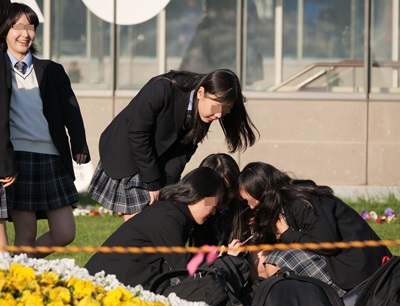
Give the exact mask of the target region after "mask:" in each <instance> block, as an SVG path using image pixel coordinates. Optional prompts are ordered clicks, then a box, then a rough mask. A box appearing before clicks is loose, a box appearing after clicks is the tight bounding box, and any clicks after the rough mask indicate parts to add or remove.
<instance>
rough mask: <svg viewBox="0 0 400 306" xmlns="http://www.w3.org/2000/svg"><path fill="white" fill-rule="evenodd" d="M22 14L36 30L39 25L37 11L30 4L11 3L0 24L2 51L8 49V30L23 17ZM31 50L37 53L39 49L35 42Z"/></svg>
mask: <svg viewBox="0 0 400 306" xmlns="http://www.w3.org/2000/svg"><path fill="white" fill-rule="evenodd" d="M6 2H7V1H6ZM22 15H25V16H26V18H27V19H28V21H29V23H30V24H33V25H34V26H35V31H36V29H37V27H38V26H39V18H38V16H37V15H36V13H35V11H34V10H32V9H31V8H30V7H29V6H27V5H25V4H23V3H18V2H13V3H11V4H9V5H8V7H7V9H6V14H5V16H4V18H3V20H2V23H1V24H0V50H1V51H2V52H5V51H7V42H6V39H7V35H8V32H9V31H10V29H11V28H12V27H13V25H14V24H16V22H17V21H18V19H19V18H21V16H22ZM29 50H30V51H31V53H32V54H36V53H37V49H36V46H35V44H34V43H33V44H32V46H31V47H30V49H29Z"/></svg>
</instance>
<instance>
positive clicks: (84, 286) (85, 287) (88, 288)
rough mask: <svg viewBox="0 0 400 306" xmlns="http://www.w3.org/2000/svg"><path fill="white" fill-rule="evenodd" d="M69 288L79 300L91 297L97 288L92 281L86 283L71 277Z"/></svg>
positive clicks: (68, 283)
mask: <svg viewBox="0 0 400 306" xmlns="http://www.w3.org/2000/svg"><path fill="white" fill-rule="evenodd" d="M67 287H68V288H69V289H70V290H71V292H72V294H73V295H74V297H75V298H76V299H78V300H80V299H83V298H84V297H87V296H89V297H91V296H92V294H94V293H95V291H96V287H95V286H94V285H93V284H92V282H91V281H90V280H87V281H84V280H81V279H76V278H74V277H71V278H70V279H69V280H68V282H67Z"/></svg>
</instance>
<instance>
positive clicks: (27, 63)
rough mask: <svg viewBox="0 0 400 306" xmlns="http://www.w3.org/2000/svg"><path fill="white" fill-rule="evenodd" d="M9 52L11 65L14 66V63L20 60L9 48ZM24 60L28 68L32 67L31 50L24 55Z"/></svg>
mask: <svg viewBox="0 0 400 306" xmlns="http://www.w3.org/2000/svg"><path fill="white" fill-rule="evenodd" d="M7 54H8V57H9V58H10V61H11V67H14V65H15V64H16V63H17V62H19V61H18V60H17V59H16V58H15V57H14V55H12V54H11V53H10V51H8V50H7ZM22 62H25V64H26V65H27V68H28V69H29V68H30V67H31V65H32V54H31V51H29V52H28V54H27V55H26V56H25V57H24V59H23V60H22Z"/></svg>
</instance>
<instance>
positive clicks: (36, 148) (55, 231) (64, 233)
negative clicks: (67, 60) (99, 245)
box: [0, 3, 90, 257]
mask: <svg viewBox="0 0 400 306" xmlns="http://www.w3.org/2000/svg"><path fill="white" fill-rule="evenodd" d="M38 25H39V20H38V17H37V15H36V13H35V12H34V11H33V10H32V9H31V8H30V7H29V6H27V5H24V4H21V3H11V4H10V6H9V10H8V14H7V17H6V19H5V20H4V22H3V23H2V24H1V28H0V49H1V52H5V51H7V55H8V57H7V65H6V67H7V69H8V72H9V75H10V79H11V82H10V83H11V84H10V86H11V100H10V104H9V109H8V110H9V127H10V136H9V137H10V140H11V143H12V145H13V151H14V153H15V160H13V159H14V154H11V155H10V156H11V160H10V161H9V163H10V165H12V164H13V163H14V162H15V163H16V167H17V171H18V177H17V180H16V181H15V183H14V184H12V185H11V186H9V187H7V192H6V195H7V205H8V208H9V211H11V218H12V221H13V223H14V229H15V245H16V246H22V245H24V246H64V245H67V244H69V243H70V242H71V241H72V240H73V239H74V238H75V221H74V216H73V214H72V205H74V203H76V202H77V201H78V199H79V198H78V193H77V190H76V188H75V186H74V183H73V181H74V179H75V177H74V171H73V166H72V158H71V155H72V157H73V158H74V160H75V161H76V162H77V163H78V164H81V163H87V162H89V160H90V156H89V150H88V146H87V144H86V137H85V129H84V126H83V121H82V116H81V113H80V110H79V106H78V102H77V100H76V97H75V95H74V93H73V91H72V89H71V84H70V81H69V79H68V76H67V74H66V73H65V71H64V69H63V67H62V66H61V65H60V64H57V63H54V62H52V61H50V60H39V59H38V58H36V57H35V56H33V54H35V52H36V47H35V45H34V40H35V35H36V28H37V27H38ZM1 116H4V114H1ZM66 129H67V130H68V135H67V133H66ZM69 140H70V143H71V146H72V148H70V146H69ZM71 149H72V154H71ZM38 216H39V217H46V218H47V219H48V223H49V231H48V232H47V233H44V234H43V235H42V236H40V237H39V238H38V239H36V234H37V217H38ZM47 254H48V253H32V254H29V255H30V256H35V257H43V256H45V255H47Z"/></svg>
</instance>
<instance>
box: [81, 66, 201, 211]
mask: <svg viewBox="0 0 400 306" xmlns="http://www.w3.org/2000/svg"><path fill="white" fill-rule="evenodd" d="M167 78H174V73H173V72H170V73H167V74H166V75H164V77H162V76H161V77H160V76H158V77H154V78H152V79H151V80H150V81H149V82H148V83H147V84H146V85H145V86H144V87H143V88H142V89H141V90H140V91H139V93H138V94H137V95H136V96H135V97H134V98H133V99H132V100H131V102H130V103H129V104H128V105H127V106H126V108H125V109H123V110H122V111H121V112H120V113H119V114H118V115H117V116H116V117H115V118H114V119H113V121H112V122H111V123H110V124H109V126H108V127H107V128H106V129H105V130H104V132H103V133H102V134H101V137H100V142H99V152H100V162H99V164H98V167H97V168H96V171H95V173H94V175H93V178H92V181H91V183H90V186H89V189H88V192H89V193H92V198H93V199H94V200H96V201H98V202H99V203H100V204H101V205H103V206H104V207H106V208H107V209H109V210H111V211H116V212H119V213H124V214H132V213H135V212H138V211H141V210H142V209H143V207H144V206H146V205H147V204H148V203H149V200H150V196H149V193H148V190H159V189H160V188H161V187H163V186H165V185H168V184H173V183H176V182H177V181H179V179H180V176H181V173H182V172H183V170H184V168H185V165H186V164H187V163H188V162H189V160H190V158H191V156H192V155H193V154H194V152H195V151H196V149H197V145H193V144H186V145H184V144H182V143H181V140H182V139H183V137H184V136H185V133H186V132H187V129H185V122H186V119H187V114H188V108H189V104H190V101H191V97H192V98H193V94H194V92H192V93H191V92H180V91H178V90H177V89H175V88H174V87H173V86H172V84H171V81H170V80H168V79H167Z"/></svg>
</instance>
